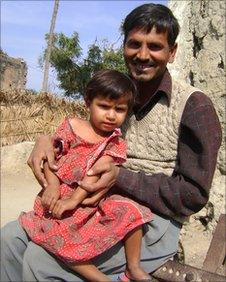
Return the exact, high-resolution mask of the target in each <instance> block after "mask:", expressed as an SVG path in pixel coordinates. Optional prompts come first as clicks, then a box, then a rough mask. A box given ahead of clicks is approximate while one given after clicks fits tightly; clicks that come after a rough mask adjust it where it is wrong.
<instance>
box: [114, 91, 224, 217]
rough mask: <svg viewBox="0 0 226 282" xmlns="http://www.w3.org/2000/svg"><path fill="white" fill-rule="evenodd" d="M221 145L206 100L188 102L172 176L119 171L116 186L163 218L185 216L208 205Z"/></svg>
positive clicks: (195, 97) (195, 96)
mask: <svg viewBox="0 0 226 282" xmlns="http://www.w3.org/2000/svg"><path fill="white" fill-rule="evenodd" d="M220 144H221V128H220V123H219V120H218V117H217V115H216V112H215V110H214V108H213V105H212V103H211V101H210V99H209V98H208V97H206V96H205V95H204V94H202V93H197V92H196V93H195V94H192V95H191V97H190V98H189V100H188V102H187V104H186V107H185V110H184V113H183V116H182V120H181V126H180V136H179V142H178V163H177V165H176V167H175V169H174V172H173V174H172V176H170V177H169V176H167V175H165V174H154V175H146V174H145V173H144V172H142V171H141V172H138V173H135V172H132V171H129V170H126V169H124V168H121V169H120V172H119V175H118V177H117V183H116V184H117V186H118V187H119V188H120V190H122V191H124V192H126V193H128V194H129V195H131V196H133V197H135V198H136V199H138V200H141V201H143V202H144V203H145V204H147V205H148V206H149V207H150V208H151V210H152V211H153V212H156V213H160V214H163V215H166V216H173V215H182V216H188V215H191V214H193V213H195V212H198V211H199V210H200V209H201V208H202V207H203V206H204V205H205V204H206V202H207V201H208V198H209V190H210V188H211V183H212V179H213V174H214V171H215V167H216V161H217V153H218V150H219V147H220Z"/></svg>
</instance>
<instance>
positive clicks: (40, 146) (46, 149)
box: [27, 135, 57, 187]
mask: <svg viewBox="0 0 226 282" xmlns="http://www.w3.org/2000/svg"><path fill="white" fill-rule="evenodd" d="M55 153H56V152H55V151H54V147H53V142H52V138H51V136H48V135H42V136H40V137H39V138H38V139H37V141H36V143H35V146H34V148H33V150H32V152H31V154H30V156H29V159H28V161H27V164H28V165H29V166H30V168H31V169H32V171H33V173H34V175H35V177H36V179H37V180H38V182H39V184H40V185H41V186H42V187H43V186H44V187H46V186H47V185H48V183H47V181H46V179H45V176H44V174H43V172H42V169H41V164H42V162H43V161H44V160H46V161H47V162H48V165H49V168H50V169H51V170H53V171H56V170H57V166H56V164H55Z"/></svg>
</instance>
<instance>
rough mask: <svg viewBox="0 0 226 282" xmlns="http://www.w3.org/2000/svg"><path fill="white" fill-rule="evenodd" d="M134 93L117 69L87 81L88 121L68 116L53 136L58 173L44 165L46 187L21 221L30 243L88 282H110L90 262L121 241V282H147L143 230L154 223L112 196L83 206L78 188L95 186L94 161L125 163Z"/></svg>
mask: <svg viewBox="0 0 226 282" xmlns="http://www.w3.org/2000/svg"><path fill="white" fill-rule="evenodd" d="M135 92H136V88H135V86H134V84H133V82H132V81H131V80H130V78H129V77H127V76H126V75H124V74H122V73H120V72H118V71H115V70H103V71H100V72H98V73H97V74H96V75H95V76H94V77H93V78H92V79H91V81H90V82H89V83H88V85H87V90H86V95H85V102H86V105H87V108H88V110H89V113H90V118H89V120H83V119H80V118H78V117H71V118H66V119H65V120H64V121H63V123H62V124H61V125H60V126H59V128H58V129H57V131H56V133H55V136H54V142H55V143H57V146H58V147H59V146H61V150H60V153H59V154H58V156H57V161H58V167H59V169H58V171H57V172H56V173H53V172H52V171H51V170H50V169H49V168H48V165H47V163H44V164H43V166H44V172H45V175H46V178H47V182H48V186H47V187H45V188H43V189H42V191H41V192H40V193H39V194H38V196H37V198H36V200H35V204H34V211H30V212H27V213H22V214H21V215H20V217H19V221H20V224H21V225H22V227H23V228H24V229H25V231H26V233H27V234H28V236H29V238H30V239H31V240H32V241H33V242H35V243H36V244H39V245H41V246H42V247H43V248H45V249H46V250H48V251H49V252H51V253H53V254H54V255H56V256H57V257H59V258H60V259H61V260H62V261H63V262H64V263H66V264H67V265H68V266H69V267H70V268H71V269H73V270H74V271H76V272H77V273H79V274H80V275H82V276H83V277H85V278H86V279H87V280H89V281H109V279H108V277H107V276H106V275H104V274H103V273H102V272H100V271H99V270H98V269H97V268H96V267H95V266H94V265H93V264H92V261H91V259H92V258H94V257H95V256H98V255H99V254H101V253H103V252H104V251H106V250H107V249H109V248H111V247H112V246H114V245H115V244H116V243H117V242H118V241H120V240H124V245H125V255H126V259H127V266H126V271H125V273H124V278H127V279H133V280H141V279H147V280H148V279H149V278H150V276H149V275H148V273H146V272H145V271H144V270H143V269H142V268H141V267H140V248H141V238H142V228H141V226H142V224H144V223H145V222H148V221H150V220H151V219H152V214H151V212H150V210H149V209H148V208H147V207H144V206H142V205H140V204H138V203H136V202H134V201H133V200H131V199H129V198H126V197H124V196H121V195H118V194H112V193H110V192H109V193H108V194H107V195H106V196H105V198H104V199H102V200H101V201H100V202H99V203H98V205H97V206H95V207H87V206H83V205H82V201H83V200H84V199H85V198H86V197H87V195H88V193H87V192H86V191H85V190H83V189H82V188H80V187H79V186H78V182H79V181H80V180H82V179H83V178H84V177H86V178H88V179H89V181H90V182H91V183H94V182H95V181H97V177H96V176H92V177H88V176H86V173H87V171H88V170H89V169H90V168H91V167H92V165H93V164H94V163H95V162H96V161H100V160H101V159H103V158H105V159H107V160H108V161H109V162H113V163H114V164H116V165H121V164H122V163H123V162H125V160H126V144H125V141H124V140H123V139H122V138H121V132H120V129H119V127H120V126H121V125H122V123H123V122H124V120H125V118H126V116H127V114H128V112H129V110H130V109H131V107H132V105H133V101H134V97H135ZM124 278H122V279H124ZM128 281H129V280H128Z"/></svg>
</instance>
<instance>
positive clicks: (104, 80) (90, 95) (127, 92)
mask: <svg viewBox="0 0 226 282" xmlns="http://www.w3.org/2000/svg"><path fill="white" fill-rule="evenodd" d="M136 92H137V89H136V86H135V83H134V82H133V81H132V79H131V78H130V77H129V76H128V75H126V74H123V73H121V72H119V71H116V70H100V71H98V72H96V73H95V75H94V76H93V77H92V79H91V80H90V81H89V83H88V84H87V87H86V92H85V97H84V98H85V100H86V101H89V102H92V100H93V99H94V98H95V97H97V96H103V97H107V98H109V99H113V100H117V99H119V98H121V97H123V96H128V98H129V101H128V103H129V109H131V108H132V106H133V104H134V101H135V96H136Z"/></svg>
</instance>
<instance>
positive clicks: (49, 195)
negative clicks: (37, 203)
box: [41, 161, 60, 211]
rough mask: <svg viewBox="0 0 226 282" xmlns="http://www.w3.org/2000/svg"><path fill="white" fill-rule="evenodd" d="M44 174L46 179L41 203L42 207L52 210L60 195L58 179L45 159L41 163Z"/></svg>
mask: <svg viewBox="0 0 226 282" xmlns="http://www.w3.org/2000/svg"><path fill="white" fill-rule="evenodd" d="M43 169H44V175H45V178H46V180H47V183H48V184H47V186H46V187H45V191H44V193H43V195H42V200H41V201H42V205H43V207H45V208H47V209H49V210H50V211H52V210H53V208H54V206H55V204H56V202H57V200H58V199H59V197H60V189H59V187H60V180H59V179H58V177H57V176H56V175H55V174H54V173H53V172H52V170H51V169H50V168H49V165H48V162H47V161H45V162H44V163H43Z"/></svg>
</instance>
